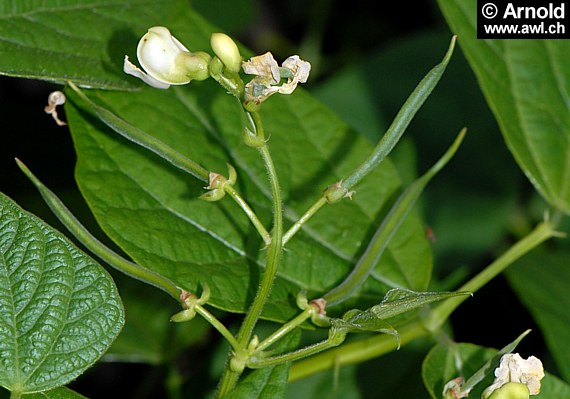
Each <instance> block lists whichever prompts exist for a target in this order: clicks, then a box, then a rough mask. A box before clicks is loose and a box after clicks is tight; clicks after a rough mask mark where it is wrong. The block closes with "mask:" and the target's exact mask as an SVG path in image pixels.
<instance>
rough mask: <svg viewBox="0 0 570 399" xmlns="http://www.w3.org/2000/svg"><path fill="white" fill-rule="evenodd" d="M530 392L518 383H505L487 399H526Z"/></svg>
mask: <svg viewBox="0 0 570 399" xmlns="http://www.w3.org/2000/svg"><path fill="white" fill-rule="evenodd" d="M529 396H530V392H529V390H528V387H527V386H526V385H525V384H523V383H520V382H507V383H506V384H505V385H503V386H502V387H500V388H498V389H496V390H495V391H494V392H493V393H492V394H491V396H489V399H528V398H529Z"/></svg>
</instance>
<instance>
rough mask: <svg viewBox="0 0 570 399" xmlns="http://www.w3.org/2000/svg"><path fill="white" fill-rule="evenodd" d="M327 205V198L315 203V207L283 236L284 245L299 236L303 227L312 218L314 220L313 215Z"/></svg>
mask: <svg viewBox="0 0 570 399" xmlns="http://www.w3.org/2000/svg"><path fill="white" fill-rule="evenodd" d="M326 203H327V200H326V199H325V197H321V198H319V199H318V200H317V202H315V203H314V204H313V205H311V207H310V208H309V209H308V210H307V211H306V212H305V213H304V214H303V215H302V216H301V217H300V218H299V220H297V221H296V222H295V223H294V224H293V226H291V227H290V228H289V230H287V232H286V233H285V234H284V235H283V245H285V244H287V243H288V242H289V240H290V239H291V238H292V237H293V236H294V235H295V234H297V232H298V231H299V230H301V227H303V225H304V224H305V223H306V222H307V221H308V220H309V219H310V218H312V217H313V215H314V214H315V213H317V212H318V211H319V209H321V208H322V207H323V206H324V205H326Z"/></svg>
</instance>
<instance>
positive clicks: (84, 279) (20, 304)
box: [0, 194, 124, 393]
mask: <svg viewBox="0 0 570 399" xmlns="http://www.w3.org/2000/svg"><path fill="white" fill-rule="evenodd" d="M123 322H124V312H123V306H122V304H121V301H120V298H119V295H118V292H117V289H116V287H115V284H114V282H113V280H112V279H111V277H110V276H109V275H108V274H107V272H106V271H105V270H104V269H103V268H102V267H101V266H99V265H98V264H97V263H96V262H95V261H93V260H92V259H91V258H90V257H88V256H87V255H85V254H84V253H82V252H81V251H79V250H78V249H77V248H76V247H75V246H74V245H72V244H71V243H70V242H69V241H68V240H67V239H66V238H65V237H64V236H63V235H61V234H60V233H59V232H57V231H55V230H53V229H52V228H50V227H49V226H47V225H46V224H45V223H43V222H42V221H41V220H39V219H38V218H36V217H35V216H33V215H30V214H28V213H26V212H24V211H23V210H22V209H21V208H19V207H18V206H17V205H16V204H15V203H14V202H12V201H11V200H10V199H9V198H7V197H6V196H4V195H2V194H0V365H1V367H0V385H1V386H4V387H6V388H7V389H9V390H10V391H16V392H20V393H27V392H38V391H45V390H49V389H52V388H54V387H58V386H61V385H64V384H66V383H68V382H70V381H71V380H73V379H74V378H76V377H77V376H79V375H80V374H81V373H83V372H84V371H85V370H86V369H87V368H88V367H89V366H91V365H92V364H93V363H94V362H95V361H96V360H97V359H98V358H99V357H100V356H101V355H103V354H104V353H105V351H106V350H107V349H108V347H109V346H110V345H111V343H112V342H113V340H114V339H115V337H116V336H117V335H118V333H119V331H120V330H121V327H122V325H123Z"/></svg>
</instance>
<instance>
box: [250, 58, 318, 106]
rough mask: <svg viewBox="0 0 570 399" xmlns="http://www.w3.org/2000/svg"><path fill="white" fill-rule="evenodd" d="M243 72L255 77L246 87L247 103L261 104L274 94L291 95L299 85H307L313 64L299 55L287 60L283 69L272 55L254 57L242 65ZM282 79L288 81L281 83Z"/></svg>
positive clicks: (282, 65)
mask: <svg viewBox="0 0 570 399" xmlns="http://www.w3.org/2000/svg"><path fill="white" fill-rule="evenodd" d="M242 67H243V71H244V72H245V73H246V74H249V75H255V77H254V78H253V79H252V80H251V81H250V82H249V83H247V84H246V85H245V96H246V98H245V99H246V101H253V102H255V103H261V102H262V101H264V100H266V99H267V98H268V97H269V96H271V95H272V94H274V93H281V94H291V93H292V92H293V91H294V90H295V88H296V87H297V84H299V83H305V82H306V81H307V79H308V77H309V73H310V71H311V64H310V63H308V62H306V61H303V60H301V59H300V58H299V56H297V55H293V56H291V57H289V58H287V59H286V60H285V61H284V62H283V64H281V67H279V65H278V64H277V61H275V59H274V58H273V55H272V54H271V53H269V52H268V53H265V54H263V55H258V56H255V57H252V58H251V59H250V60H249V61H246V62H244V63H243V64H242ZM281 79H287V81H286V82H285V83H283V84H282V85H279V83H281Z"/></svg>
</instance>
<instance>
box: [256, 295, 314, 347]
mask: <svg viewBox="0 0 570 399" xmlns="http://www.w3.org/2000/svg"><path fill="white" fill-rule="evenodd" d="M314 312H315V310H314V309H313V307H312V306H307V308H306V309H305V310H303V312H301V313H299V314H298V315H297V316H296V317H295V318H293V319H291V320H290V321H288V322H287V323H285V324H283V325H282V326H281V327H280V328H279V329H278V330H277V331H275V332H274V333H273V334H271V335H270V336H269V337H267V338H265V339H264V340H263V341H261V342H260V343H259V345H257V347H256V348H255V351H256V352H260V351H262V350H264V349H265V348H268V347H270V346H271V345H273V344H274V343H275V342H277V341H279V340H280V339H281V338H283V337H284V336H285V335H287V334H289V333H290V332H291V331H293V330H294V329H295V328H297V327H298V326H300V325H301V324H302V323H303V322H304V321H305V320H307V319H308V318H310V317H311V314H312V313H314Z"/></svg>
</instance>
